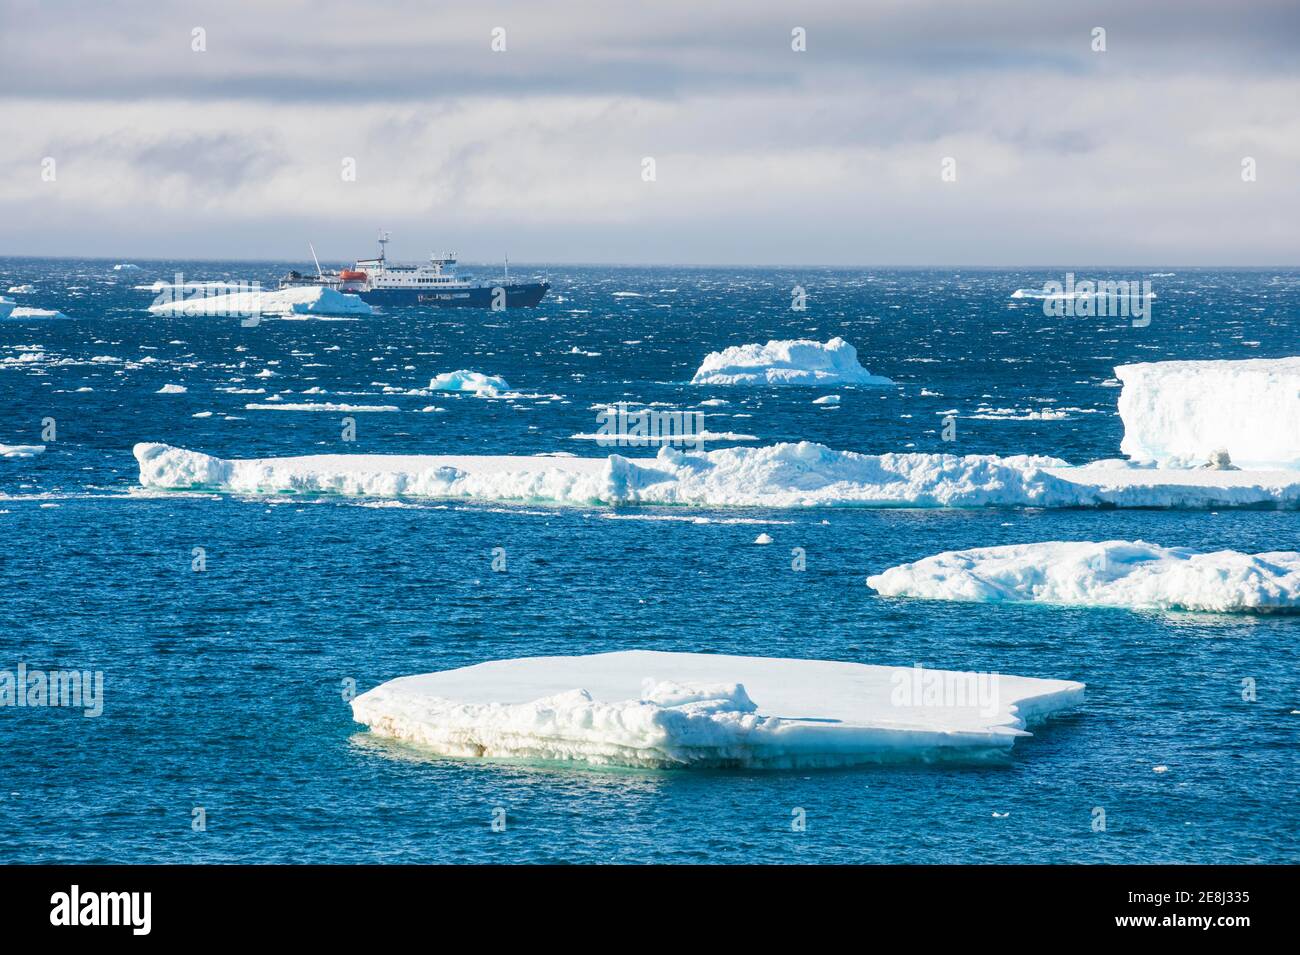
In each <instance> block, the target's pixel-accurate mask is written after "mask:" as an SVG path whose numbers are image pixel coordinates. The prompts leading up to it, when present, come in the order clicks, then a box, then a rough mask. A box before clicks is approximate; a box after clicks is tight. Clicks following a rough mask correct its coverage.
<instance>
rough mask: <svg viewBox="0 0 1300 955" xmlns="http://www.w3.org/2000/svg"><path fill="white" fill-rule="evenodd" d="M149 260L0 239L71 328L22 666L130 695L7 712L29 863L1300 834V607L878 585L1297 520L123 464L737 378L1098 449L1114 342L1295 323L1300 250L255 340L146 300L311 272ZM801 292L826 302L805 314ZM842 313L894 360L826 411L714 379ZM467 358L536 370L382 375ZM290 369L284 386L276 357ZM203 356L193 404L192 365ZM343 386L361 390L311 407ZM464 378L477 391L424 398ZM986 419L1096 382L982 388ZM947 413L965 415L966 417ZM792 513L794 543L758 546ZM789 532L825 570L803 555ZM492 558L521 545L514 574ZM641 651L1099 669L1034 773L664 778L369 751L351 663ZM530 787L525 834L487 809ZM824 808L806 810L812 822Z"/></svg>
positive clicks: (967, 430)
mask: <svg viewBox="0 0 1300 955" xmlns="http://www.w3.org/2000/svg"><path fill="white" fill-rule="evenodd" d="M140 264H141V266H142V268H141V269H140V270H138V271H125V272H121V271H113V269H112V263H109V262H103V261H73V260H35V259H0V293H3V290H4V289H7V288H9V287H10V286H22V285H28V284H30V285H31V286H33V289H34V290H33V291H32V292H30V293H18V294H13V295H10V296H9V297H11V298H14V299H16V300H18V301H19V302H20V304H23V305H33V306H37V307H42V308H56V309H60V310H62V311H63V312H65V313H66V314H67V315H68V316H70V320H67V321H62V320H57V321H48V320H24V319H19V320H10V321H0V444H10V445H13V444H41V443H46V444H47V445H48V447H47V450H46V451H45V453H44V454H41V455H39V456H37V457H34V458H0V593H3V595H4V612H3V615H0V669H14V668H16V667H17V665H18V664H19V663H25V664H26V665H27V666H28V667H29V668H33V669H36V668H45V669H53V668H76V669H81V670H92V671H93V670H101V671H103V674H104V679H105V697H104V712H103V715H102V716H100V717H98V718H85V717H83V716H82V714H81V712H80V711H78V710H71V709H64V708H39V709H38V708H24V709H17V708H12V707H0V733H2V734H3V740H4V745H3V746H2V747H0V861H3V862H87V863H93V862H234V861H250V862H326V863H328V862H600V861H609V862H764V863H766V862H774V863H787V862H850V863H856V862H928V863H935V862H1085V863H1094V862H1296V861H1300V811H1298V810H1297V804H1296V798H1295V794H1296V788H1297V779H1298V775H1297V766H1296V753H1297V750H1296V742H1297V740H1296V732H1297V728H1300V716H1297V715H1296V712H1295V711H1296V710H1297V709H1300V692H1297V691H1298V689H1300V681H1298V680H1297V673H1296V655H1295V646H1296V642H1297V636H1300V619H1298V618H1295V617H1246V616H1215V615H1204V614H1157V613H1135V612H1128V611H1123V610H1089V609H1063V608H1052V607H1042V606H994V605H972V604H950V603H937V602H927V601H903V600H890V599H884V598H881V597H878V596H876V595H875V594H874V593H873V592H872V591H870V590H869V589H868V588H867V587H865V585H864V582H863V581H864V578H865V577H866V576H867V575H868V574H871V573H876V572H879V571H880V570H882V569H884V568H885V567H888V566H890V565H892V564H895V563H899V562H903V561H908V560H913V559H917V558H920V557H922V556H925V555H928V554H932V553H935V552H937V551H941V550H947V549H953V548H960V547H969V546H976V545H981V544H999V543H1015V542H1029V541H1040V540H1053V539H1065V540H1070V539H1075V540H1087V539H1094V540H1101V539H1109V538H1130V539H1134V538H1137V539H1144V540H1149V541H1154V542H1157V543H1160V544H1164V545H1170V546H1172V545H1186V546H1193V547H1199V548H1206V549H1216V548H1223V547H1230V548H1234V549H1237V550H1242V551H1247V552H1256V551H1263V550H1278V549H1300V515H1297V514H1296V513H1295V512H1279V511H1267V510H1257V511H1220V512H1216V513H1211V512H1187V511H1161V510H1142V511H1087V510H1064V511H1042V510H1012V509H996V508H994V509H982V510H952V511H940V510H910V509H904V510H852V509H814V510H744V511H725V510H709V509H704V510H696V509H691V510H690V511H689V512H686V511H684V510H683V509H672V508H623V509H618V510H617V511H613V510H610V509H607V508H594V507H593V508H576V507H563V508H560V507H548V506H543V505H538V504H527V505H473V504H460V503H436V502H429V503H425V504H422V505H415V506H400V507H392V506H373V505H374V504H375V503H376V502H366V501H352V500H337V499H335V500H321V499H310V500H308V499H299V498H294V497H292V496H282V497H277V498H275V499H265V500H247V499H234V498H228V497H219V496H215V495H213V496H197V497H196V496H185V497H180V496H178V497H165V496H164V497H157V496H153V497H150V496H142V495H139V494H132V489H133V488H134V487H135V486H136V483H137V481H136V478H137V471H136V466H135V462H134V460H133V458H132V455H131V448H132V445H133V444H135V443H136V442H139V441H162V442H166V443H169V444H173V445H178V446H181V447H186V448H191V449H195V450H202V451H206V452H209V453H212V454H215V455H219V456H231V457H235V456H269V455H277V454H302V453H321V452H326V451H330V452H345V451H346V452H364V453H473V454H483V453H499V454H505V453H512V454H519V453H536V452H544V451H568V452H573V453H578V454H595V453H597V451H598V449H597V448H595V447H594V446H593V445H591V443H590V442H582V441H576V440H573V439H572V437H571V436H572V435H574V434H576V433H582V432H590V431H592V430H594V427H595V414H596V411H595V408H596V406H601V405H604V404H606V403H608V402H612V401H619V400H628V401H630V402H637V403H639V402H664V403H666V404H667V405H671V406H674V407H687V408H689V407H695V406H697V403H698V401H699V400H701V399H703V398H706V397H721V398H725V399H726V400H727V401H728V402H729V404H727V405H723V406H716V407H710V408H708V409H707V410H708V411H709V412H711V413H713V414H716V415H717V416H716V417H711V418H709V429H710V430H711V431H719V432H721V431H732V432H738V433H746V434H752V435H755V436H757V437H758V438H759V439H760V442H761V443H764V444H767V443H772V442H776V441H790V440H811V441H818V442H822V443H825V444H827V445H830V446H832V447H835V448H845V449H852V450H859V451H866V452H884V451H898V450H919V451H949V452H951V451H958V452H965V453H989V452H996V453H1003V454H1006V453H1017V452H1036V453H1045V454H1054V455H1058V456H1060V457H1063V458H1066V459H1067V460H1070V461H1072V462H1077V463H1083V462H1086V461H1088V460H1093V459H1096V458H1102V457H1115V456H1118V447H1119V440H1120V437H1121V434H1122V427H1121V424H1120V421H1119V419H1118V418H1117V416H1116V414H1115V404H1116V399H1117V397H1118V393H1119V389H1118V388H1117V387H1116V386H1115V385H1116V383H1115V382H1114V381H1113V368H1114V366H1115V365H1116V364H1120V363H1124V362H1131V361H1143V360H1164V359H1176V358H1180V359H1191V358H1253V357H1279V356H1282V355H1288V354H1296V353H1297V352H1298V351H1300V348H1298V346H1300V334H1298V331H1297V330H1298V329H1300V272H1297V271H1296V270H1279V269H1263V270H1249V271H1222V270H1203V269H1195V270H1193V269H1166V270H1147V271H1143V270H1133V269H1128V270H1093V271H1091V272H1088V274H1087V277H1090V278H1114V279H1133V278H1147V277H1150V276H1149V271H1156V272H1175V273H1176V274H1174V275H1160V276H1157V277H1151V281H1152V282H1153V284H1154V287H1155V289H1156V292H1157V298H1156V300H1155V305H1154V310H1153V315H1152V321H1151V323H1150V325H1149V326H1147V327H1144V328H1135V327H1133V326H1132V325H1131V324H1130V323H1128V322H1126V321H1123V320H1121V319H1116V318H1087V319H1085V318H1073V319H1071V318H1049V317H1047V316H1045V315H1044V313H1043V310H1042V307H1041V303H1040V302H1037V301H1034V300H1031V299H1012V298H1010V294H1011V292H1013V291H1014V290H1015V289H1017V288H1029V287H1037V286H1041V285H1042V283H1043V282H1044V281H1047V280H1053V279H1054V280H1057V281H1060V280H1062V279H1063V273H1064V269H1057V270H1053V269H1034V270H1003V271H997V270H960V271H957V270H882V269H862V270H822V269H798V270H795V269H776V270H743V269H691V268H574V267H553V268H551V269H550V270H549V272H550V276H551V279H552V281H553V282H554V285H555V290H554V293H553V294H552V296H550V297H548V299H547V300H546V302H545V303H544V304H543V305H542V306H541V307H540V308H538V309H535V310H529V311H511V312H508V313H501V314H493V313H483V312H466V313H459V312H439V311H425V310H419V309H392V310H389V311H388V312H386V313H385V314H382V315H378V316H376V317H374V318H371V319H365V320H361V321H352V322H344V321H271V320H268V321H264V322H262V323H261V324H260V325H258V326H256V327H243V326H241V325H240V323H239V322H238V321H237V320H234V319H211V318H208V319H189V318H187V319H161V318H155V317H151V316H150V315H149V314H148V313H147V311H146V309H147V306H148V305H149V304H150V302H151V301H152V299H153V293H152V292H150V291H147V290H144V289H140V288H136V287H135V286H137V285H147V284H148V283H150V282H152V281H154V280H157V279H170V278H171V277H172V276H173V274H174V273H176V272H178V271H180V272H183V273H184V274H185V276H186V277H187V278H189V279H193V280H217V279H231V280H239V279H259V280H261V281H263V282H269V281H271V280H273V278H274V277H275V276H276V275H278V274H279V273H280V272H282V271H283V270H284V268H286V267H287V264H277V263H257V264H249V263H235V262H205V263H198V262H185V263H179V262H142V263H140ZM1075 271H1076V272H1079V273H1080V275H1081V277H1082V275H1083V272H1084V270H1077V269H1076V270H1075ZM796 284H800V285H802V286H803V287H804V288H806V289H807V290H808V296H809V298H808V308H807V310H806V311H802V312H799V311H792V310H791V309H790V307H789V306H790V289H791V287H792V286H794V285H796ZM615 293H634V294H622V295H617V294H615ZM832 335H841V336H843V337H845V338H846V339H848V340H849V341H850V342H852V343H853V344H855V345H856V346H857V348H858V351H859V354H860V358H861V360H862V363H863V364H864V365H865V366H866V367H868V368H869V369H871V370H872V371H873V372H876V373H879V374H883V375H887V376H889V377H890V378H892V379H894V380H895V381H896V382H898V383H899V387H897V388H886V389H865V388H864V389H843V390H841V391H840V393H841V394H842V396H843V398H842V403H841V404H840V405H839V406H838V407H827V406H822V405H814V404H813V403H812V399H813V398H814V397H816V396H818V395H820V394H823V393H824V392H823V391H818V390H815V389H813V390H810V389H797V388H796V389H784V390H768V389H741V390H734V389H733V390H726V389H699V388H692V387H690V386H688V385H686V384H685V382H687V381H688V380H689V379H690V377H691V374H692V373H693V371H694V369H695V368H696V367H697V366H698V364H699V362H700V360H701V359H702V357H703V356H704V355H705V354H706V353H707V352H709V351H711V350H715V349H717V348H720V347H723V346H725V345H729V344H740V343H743V342H754V341H765V340H767V339H768V338H796V337H808V338H818V339H821V340H825V339H827V338H829V337H830V336H832ZM38 353H39V354H40V355H41V356H42V357H41V358H40V359H39V360H30V359H29V360H25V361H17V360H10V359H17V357H18V356H20V355H23V354H27V355H34V354H38ZM97 358H98V359H101V360H98V361H96V360H95V359H97ZM146 358H153V359H156V360H155V361H149V362H146V361H143V359H146ZM104 359H111V360H104ZM458 368H470V369H474V370H479V371H483V372H487V373H491V374H499V375H502V376H504V377H505V378H506V379H507V380H508V381H509V382H510V384H511V385H512V386H513V387H514V388H515V389H517V390H518V391H520V392H522V393H524V394H526V395H531V396H535V397H526V398H521V399H518V400H514V401H484V400H478V399H475V398H472V397H458V396H455V395H445V396H442V395H439V396H436V397H432V398H430V397H422V396H408V395H403V394H400V393H392V392H389V393H386V392H385V386H387V387H388V388H389V389H398V390H406V389H411V388H420V387H423V386H424V385H427V383H428V380H429V378H431V377H432V376H433V375H434V374H436V373H438V372H443V371H450V370H454V369H458ZM263 369H270V370H272V371H273V372H275V375H274V377H269V378H259V377H255V376H256V374H257V373H258V372H260V371H262V370H263ZM169 383H171V384H181V385H184V386H186V388H187V389H188V390H187V392H186V393H185V394H179V395H165V394H158V393H157V392H158V390H159V389H160V388H161V387H162V386H163V385H164V384H169ZM315 387H318V388H320V389H322V390H323V392H325V394H322V395H319V396H317V395H312V396H310V397H302V396H301V393H302V392H303V391H305V390H306V389H309V388H315ZM257 388H265V389H266V393H265V394H264V395H260V396H259V395H252V394H238V393H234V392H232V391H231V390H230V389H257ZM87 389H88V390H87ZM286 391H292V392H293V393H294V395H288V394H286V395H285V398H286V400H301V401H337V402H346V403H355V404H393V405H398V406H399V407H400V408H402V411H401V412H399V413H375V414H358V415H356V416H355V417H356V418H357V421H358V433H357V440H356V442H355V443H352V444H343V443H342V442H341V441H340V421H339V419H340V417H341V415H338V414H325V413H306V412H299V413H295V412H283V411H280V412H273V411H255V410H248V409H246V408H245V405H246V404H247V403H250V402H257V401H262V400H265V398H266V397H267V396H269V395H272V394H275V393H279V392H286ZM295 395H296V396H298V397H294V396H295ZM429 405H435V406H437V407H440V408H443V409H445V410H444V411H443V412H441V413H433V412H430V413H417V412H419V411H420V409H422V408H424V407H426V406H429ZM981 407H988V408H993V409H1012V412H1013V415H1012V416H1013V417H1020V416H1022V415H1023V413H1024V412H1027V411H1041V410H1044V409H1069V410H1067V411H1066V412H1065V414H1066V416H1065V417H1064V418H1053V419H1049V420H1008V419H1007V418H1006V417H1003V418H1002V419H995V420H986V419H978V418H971V417H968V415H970V414H971V413H972V412H976V411H977V410H978V409H979V408H981ZM950 411H955V412H956V413H957V415H958V439H957V442H956V443H955V444H944V443H943V442H941V441H940V435H939V428H940V424H939V422H940V421H941V419H942V417H943V415H944V414H945V413H947V412H950ZM206 412H212V414H211V415H210V416H206V417H195V415H196V414H202V413H206ZM1259 413H1260V414H1261V415H1267V414H1268V409H1264V408H1261V409H1259ZM46 418H53V419H54V421H55V423H56V425H57V440H55V441H52V442H43V441H42V440H41V430H42V427H43V425H42V421H43V419H46ZM715 446H717V445H715ZM697 517H708V518H710V519H711V520H710V522H708V523H698V522H696V521H695V520H694V518H697ZM683 518H684V519H683ZM736 518H743V519H745V521H746V522H743V523H737V522H734V519H736ZM755 522H758V523H755ZM763 531H765V532H767V533H769V534H770V535H771V536H772V537H773V538H774V539H775V543H776V546H772V547H754V546H752V543H751V542H752V541H753V539H754V537H755V535H756V534H757V533H759V532H763ZM796 546H798V547H803V548H805V549H806V552H807V570H806V571H804V572H794V571H792V570H791V566H790V548H791V547H796ZM195 547H203V548H204V549H205V551H206V554H207V570H206V571H204V572H202V573H195V572H192V571H191V553H192V549H193V548H195ZM495 547H505V548H506V550H507V553H508V555H509V570H508V571H507V572H506V573H493V572H492V571H491V568H490V562H491V551H492V549H493V548H495ZM629 648H649V649H660V650H677V651H696V652H705V653H710V652H712V653H741V654H753V655H763V656H785V657H806V658H821V659H835V660H848V661H856V662H864V663H878V664H895V665H911V664H914V663H923V664H925V665H927V666H932V667H945V668H952V669H973V670H994V671H1000V672H1005V673H1015V674H1021V675H1028V676H1043V677H1055V678H1068V679H1077V680H1082V681H1084V682H1086V683H1087V684H1088V694H1089V695H1088V701H1087V704H1086V706H1084V707H1083V708H1082V709H1081V710H1079V711H1077V712H1075V713H1073V714H1071V715H1068V716H1064V717H1061V718H1059V719H1056V720H1054V721H1052V722H1051V723H1049V724H1048V725H1046V726H1045V727H1043V728H1042V729H1040V730H1039V731H1037V732H1036V733H1035V735H1034V736H1033V737H1032V738H1029V739H1024V740H1021V741H1020V742H1019V743H1017V745H1016V747H1015V751H1014V755H1013V757H1012V758H1011V759H1010V760H1009V761H1008V762H1007V763H1006V764H1004V765H997V766H982V767H925V766H892V767H887V768H873V769H862V770H852V771H847V770H846V771H818V772H743V771H709V772H694V771H677V772H642V771H638V772H632V771H595V770H583V769H575V768H566V767H559V766H526V765H518V764H511V765H503V764H485V763H472V762H462V761H453V760H437V759H430V758H428V757H427V756H423V755H422V754H420V753H418V752H416V751H414V750H412V749H410V748H405V747H400V746H394V745H390V744H381V743H377V742H376V741H374V740H373V739H372V738H370V737H369V735H368V734H367V733H366V732H365V731H364V730H362V728H361V727H359V726H358V725H357V724H355V723H353V722H352V720H351V715H350V710H349V707H348V706H347V704H346V702H345V700H344V698H343V692H342V690H343V687H344V685H345V682H346V681H349V680H354V681H355V683H356V686H357V687H358V689H359V690H365V689H368V688H370V687H372V686H374V685H376V684H378V683H380V682H382V681H384V680H387V679H390V678H392V677H395V676H399V675H404V674H411V673H420V672H427V671H431V670H437V669H444V668H449V667H457V666H463V665H467V664H471V663H475V662H480V661H483V660H489V659H496V658H503V657H516V656H528V655H537V654H573V653H594V652H601V651H607V650H616V649H629ZM1244 680H1251V681H1253V682H1254V686H1255V687H1256V690H1257V699H1256V700H1255V701H1253V702H1247V701H1245V700H1243V698H1242V687H1243V681H1244ZM1156 766H1166V767H1168V770H1167V771H1166V772H1162V773H1157V772H1154V771H1153V768H1154V767H1156ZM498 807H500V808H503V809H505V810H506V818H507V826H506V829H505V831H504V832H497V831H494V830H493V828H492V825H491V822H492V819H493V813H494V810H496V809H497V808H498ZM1097 807H1100V808H1101V809H1102V810H1104V812H1105V819H1106V828H1105V831H1101V832H1099V831H1094V825H1093V823H1094V819H1095V818H1096V813H1095V810H1096V808H1097ZM197 808H202V809H203V811H204V814H205V818H206V829H204V830H203V831H195V829H194V827H193V825H192V821H193V818H194V813H195V810H196V809H197ZM796 809H803V810H804V811H805V813H806V817H807V827H806V830H805V831H802V832H799V831H794V830H793V829H792V826H791V820H792V811H793V810H796ZM995 813H996V814H997V815H996V816H995V815H994V814H995ZM1004 813H1005V814H1007V815H1005V816H1003V815H1002V814H1004Z"/></svg>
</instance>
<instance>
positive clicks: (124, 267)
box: [113, 262, 140, 272]
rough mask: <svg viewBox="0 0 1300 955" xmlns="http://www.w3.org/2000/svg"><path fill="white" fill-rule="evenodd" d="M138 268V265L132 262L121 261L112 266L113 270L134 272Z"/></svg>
mask: <svg viewBox="0 0 1300 955" xmlns="http://www.w3.org/2000/svg"><path fill="white" fill-rule="evenodd" d="M139 268H140V266H138V265H136V264H135V263H133V262H121V263H119V264H117V265H115V266H113V271H114V272H135V271H138V270H139Z"/></svg>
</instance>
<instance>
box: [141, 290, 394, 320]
mask: <svg viewBox="0 0 1300 955" xmlns="http://www.w3.org/2000/svg"><path fill="white" fill-rule="evenodd" d="M149 312H150V314H152V315H165V316H178V315H179V316H196V315H201V316H208V317H213V318H229V317H235V318H238V317H247V316H254V315H317V316H339V317H350V316H358V315H373V314H374V310H373V309H372V308H371V307H370V306H369V305H367V304H366V303H365V302H364V301H362V300H361V299H360V298H359V297H357V296H356V295H347V294H344V293H343V292H340V291H338V290H337V289H332V288H325V287H323V286H311V287H305V288H287V289H277V290H275V291H253V292H231V293H225V294H200V295H193V296H186V295H184V294H180V295H178V296H176V297H175V298H173V299H172V300H171V301H164V302H159V303H157V304H154V305H150V306H149Z"/></svg>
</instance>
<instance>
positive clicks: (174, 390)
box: [154, 384, 189, 395]
mask: <svg viewBox="0 0 1300 955" xmlns="http://www.w3.org/2000/svg"><path fill="white" fill-rule="evenodd" d="M187 391H189V389H188V388H186V387H185V386H184V385H173V384H166V385H163V386H162V387H161V388H159V389H158V390H157V391H156V392H154V394H157V395H183V394H185V393H186V392H187Z"/></svg>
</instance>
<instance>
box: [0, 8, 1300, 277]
mask: <svg viewBox="0 0 1300 955" xmlns="http://www.w3.org/2000/svg"><path fill="white" fill-rule="evenodd" d="M796 29H801V30H802V35H803V37H804V38H805V39H804V44H803V45H804V47H805V48H804V49H802V50H797V49H795V48H794V47H795V46H797V45H798V44H797V43H796V42H795V39H794V33H795V31H796ZM1098 29H1101V30H1103V31H1104V45H1105V49H1104V50H1098V49H1096V47H1097V46H1098V39H1099V36H1098V34H1097V32H1096V31H1097V30H1098ZM494 36H495V45H496V46H498V47H500V46H501V45H502V40H504V49H493V46H494ZM0 110H3V112H2V113H0V255H68V256H74V255H76V256H82V255H84V256H102V257H108V258H116V259H122V260H128V259H132V258H223V259H224V258H238V259H277V260H284V259H292V260H299V259H303V258H306V257H307V252H306V250H307V243H308V242H309V241H310V242H313V243H314V244H315V247H316V249H317V251H318V252H319V253H320V254H321V256H322V258H323V259H326V260H330V261H342V260H348V259H352V258H356V257H365V256H369V255H371V254H373V252H374V250H375V244H374V238H375V234H376V232H377V230H378V229H379V228H381V227H382V228H384V229H387V230H389V231H390V232H391V233H392V235H393V241H392V243H391V245H390V252H391V254H392V255H393V256H394V257H396V258H407V259H418V258H422V257H423V256H425V255H427V254H429V253H430V252H433V251H443V250H447V251H451V250H454V251H457V252H459V254H460V255H461V257H462V258H463V259H465V260H467V261H476V262H484V261H498V260H500V259H501V258H502V257H504V256H505V255H509V257H510V259H511V260H512V261H516V262H521V263H523V262H551V263H565V262H569V263H629V264H696V265H706V264H739V265H777V264H790V265H810V264H825V265H989V266H997V265H1053V266H1072V265H1078V266H1086V265H1125V264H1133V265H1169V264H1176V265H1242V266H1251V265H1258V266H1264V265H1297V264H1300V4H1297V3H1295V2H1294V0H1251V2H1250V3H1246V4H1234V3H1227V2H1224V0H1213V2H1210V0H1144V2H1142V3H1134V2H1132V0H1125V2H1096V3H1087V2H1071V3H1064V2H1054V0H1029V2H998V0H984V2H980V3H978V4H976V3H970V2H957V0H953V2H934V0H907V2H902V0H900V2H892V0H883V2H880V0H839V2H835V3H828V2H819V0H803V2H800V3H797V4H795V3H789V2H774V0H745V2H715V3H702V2H700V0H693V2H684V0H655V2H653V3H643V4H635V5H634V4H627V3H610V2H608V0H606V2H587V0H567V2H546V0H527V2H523V0H520V2H493V0H482V2H474V3H457V4H448V3H438V2H429V0H421V2H415V0H411V2H406V0H387V2H386V0H374V2H366V3H356V2H347V3H344V2H336V0H314V2H310V3H308V2H294V0H284V2H257V3H254V2H246V0H221V2H204V3H194V2H168V3H157V2H137V0H115V2H113V3H112V4H107V3H103V2H102V0H67V2H61V0H39V2H37V0H0ZM647 160H653V178H648V171H647V168H648V164H647V162H646V161H647ZM1243 164H1245V165H1243ZM1246 166H1249V167H1251V168H1252V169H1253V178H1251V177H1249V176H1244V170H1245V168H1246ZM945 172H946V175H945Z"/></svg>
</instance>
